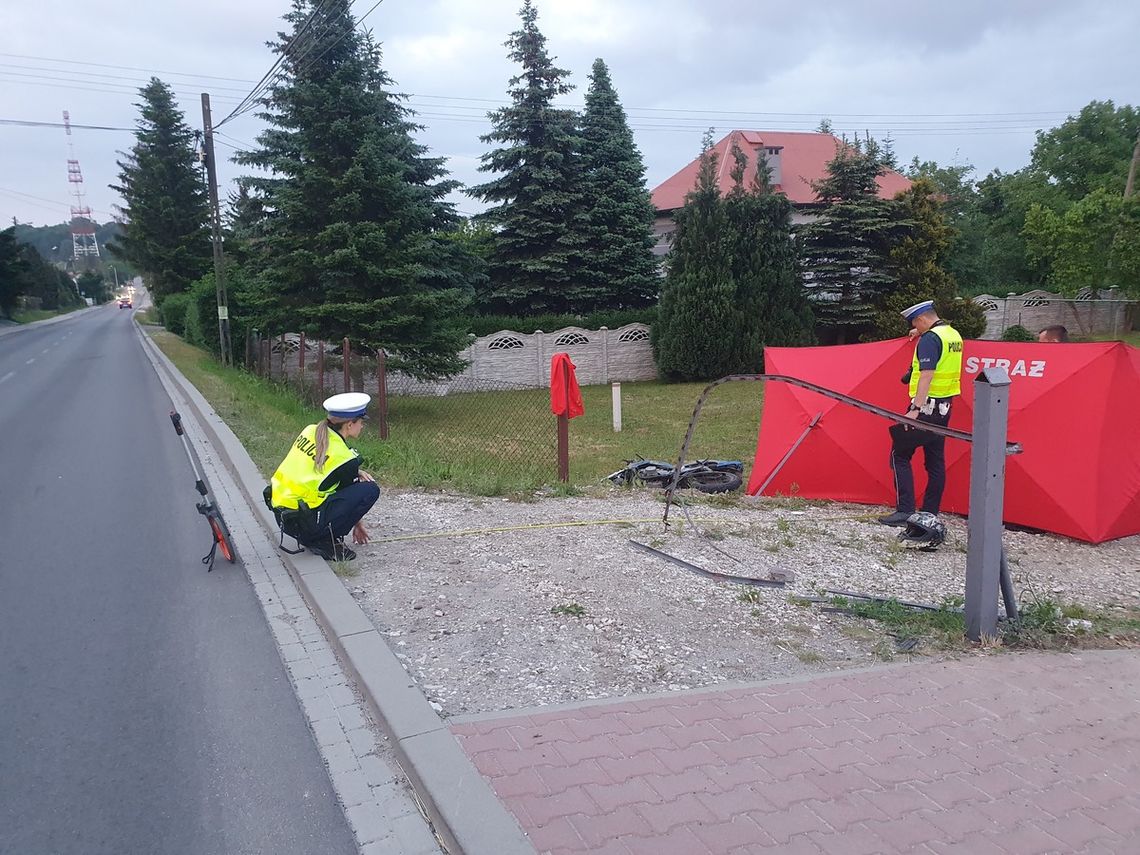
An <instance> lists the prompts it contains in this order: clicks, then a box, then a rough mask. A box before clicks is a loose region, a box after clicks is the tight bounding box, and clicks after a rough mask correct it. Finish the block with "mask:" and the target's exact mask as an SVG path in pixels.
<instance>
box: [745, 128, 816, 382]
mask: <svg viewBox="0 0 1140 855" xmlns="http://www.w3.org/2000/svg"><path fill="white" fill-rule="evenodd" d="M730 153H731V156H732V158H733V161H734V167H733V169H732V171H731V173H730V174H731V176H732V179H733V188H732V190H731V191H730V192H729V194H728V196H727V197H726V198H725V200H724V205H725V210H726V214H727V219H728V225H729V229H728V232H727V235H728V236H729V240H731V241H732V248H731V253H730V255H731V259H732V278H733V280H734V281H735V283H736V298H735V304H736V307H737V310H738V311H737V313H736V318H735V322H736V326H735V328H734V329H733V330H732V331H731V333H729V335H730V337H731V338H732V340H733V356H732V364H731V365H730V366H726V367H727V370H726V371H725V373H733V372H752V371H759V370H760V369H761V367H762V362H763V351H764V348H765V347H769V346H772V347H791V346H798V345H804V344H810V343H812V342H813V341H814V339H815V336H814V333H813V327H814V321H813V318H812V314H811V309H810V308H809V307H808V304H807V300H806V298H805V297H804V293H803V287H802V285H801V280H800V275H799V266H798V264H797V259H796V246H795V243H794V241H793V239H792V203H791V202H789V201H788V198H787V197H786V196H785V195H783V194H782V193H772V192H771V190H770V183H769V182H770V180H771V179H770V172H769V167H768V165H767V162H766V159H765V158H764V157H763V155H762V153H761V155H760V156H759V157H758V159H757V164H756V169H755V171H754V172H753V175H752V177H751V179H749V180H746V177H745V170H746V169H747V160H746V158H745V156H744V152H742V151H741V150H740V147H739V146H738V145H737V144H736V143H735V142H734V143H733V145H732V148H731V150H730Z"/></svg>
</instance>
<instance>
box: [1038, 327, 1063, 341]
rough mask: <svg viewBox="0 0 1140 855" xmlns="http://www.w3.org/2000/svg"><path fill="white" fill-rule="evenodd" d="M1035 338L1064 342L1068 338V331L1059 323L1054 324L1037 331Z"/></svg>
mask: <svg viewBox="0 0 1140 855" xmlns="http://www.w3.org/2000/svg"><path fill="white" fill-rule="evenodd" d="M1037 340H1038V341H1040V342H1042V343H1044V342H1050V341H1053V342H1064V341H1068V340H1069V331H1068V330H1067V329H1065V328H1064V327H1063V326H1061V324H1054V325H1053V326H1051V327H1045V329H1043V330H1041V332H1039V333H1037Z"/></svg>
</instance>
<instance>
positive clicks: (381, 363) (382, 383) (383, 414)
mask: <svg viewBox="0 0 1140 855" xmlns="http://www.w3.org/2000/svg"><path fill="white" fill-rule="evenodd" d="M376 421H377V422H378V426H379V428H380V438H381V439H387V438H388V354H386V353H385V352H384V348H380V350H378V351H376Z"/></svg>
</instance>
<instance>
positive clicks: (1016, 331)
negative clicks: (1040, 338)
mask: <svg viewBox="0 0 1140 855" xmlns="http://www.w3.org/2000/svg"><path fill="white" fill-rule="evenodd" d="M1001 340H1002V341H1037V336H1035V335H1034V334H1033V333H1031V332H1030V331H1029V330H1027V329H1026V328H1025V327H1023V326H1022V325H1021V324H1014V325H1013V326H1012V327H1008V328H1007V329H1006V331H1005V332H1003V333H1002V334H1001Z"/></svg>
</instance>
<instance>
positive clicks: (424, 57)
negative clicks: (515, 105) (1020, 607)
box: [0, 0, 1140, 224]
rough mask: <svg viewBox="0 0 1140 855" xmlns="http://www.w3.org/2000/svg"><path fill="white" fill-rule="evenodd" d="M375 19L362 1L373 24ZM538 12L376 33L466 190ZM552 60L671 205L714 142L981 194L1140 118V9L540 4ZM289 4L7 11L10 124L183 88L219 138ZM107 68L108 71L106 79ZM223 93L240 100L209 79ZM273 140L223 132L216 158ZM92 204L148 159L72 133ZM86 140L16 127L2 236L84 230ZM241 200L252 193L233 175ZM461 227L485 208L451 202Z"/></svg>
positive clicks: (120, 136)
mask: <svg viewBox="0 0 1140 855" xmlns="http://www.w3.org/2000/svg"><path fill="white" fill-rule="evenodd" d="M374 2H375V0H357V2H356V4H355V6H354V11H355V12H356V14H357V16H358V17H360V16H361V15H364V14H365V13H366V12H367V11H368V10H369V9H370V8H371V7H372V5H373V3H374ZM520 5H521V0H383V2H381V3H380V5H379V6H378V7H377V8H376V9H375V11H373V12H372V13H371V14H370V15H369V16H368V18H367V20H366V21H365V22H364V24H363V26H365V27H369V28H371V29H372V30H373V32H374V34H375V36H376V38H377V39H378V40H379V41H380V42H382V44H383V47H384V65H385V67H386V69H387V70H388V72H389V73H390V74H391V76H392V77H393V79H394V80H395V82H396V85H397V88H398V89H399V90H400V91H402V92H406V93H410V94H411V101H410V103H411V105H412V106H413V107H414V108H415V109H416V110H417V111H418V112H419V113H420V121H421V122H422V123H423V124H424V125H426V129H425V130H424V131H423V133H422V134H421V138H422V141H423V142H424V143H426V144H427V145H428V146H429V147H430V148H431V150H432V152H433V153H434V154H438V155H442V156H445V157H447V158H448V162H449V167H450V169H451V171H452V174H453V175H454V177H455V178H457V179H459V180H460V181H463V182H465V183H471V184H474V183H477V182H478V181H480V180H483V179H482V177H481V175H480V173H478V172H477V169H476V167H477V165H478V159H479V155H480V154H481V153H483V152H484V151H485V150H486V147H485V146H484V144H483V143H481V142H480V141H479V134H480V133H483V132H485V131H486V130H487V129H488V128H489V125H488V123H487V122H486V119H485V113H486V111H487V110H488V109H490V108H493V107H495V106H496V105H497V103H498V102H501V101H502V100H503V99H505V97H506V95H505V93H506V86H507V80H508V78H509V77H510V76H511V75H512V74H514V73H515V72H516V70H517V69H516V67H515V66H513V65H512V64H511V63H510V62H509V61H508V60H507V59H506V55H505V54H506V50H505V48H504V47H503V42H504V41H505V40H506V38H507V36H508V35H509V33H510V32H511V31H512V30H514V29H516V28H517V26H518V17H517V13H518V8H519V6H520ZM536 5H537V7H538V10H539V26H540V28H541V29H542V31H543V33H545V35H546V37H547V46H548V49H549V51H550V53H551V54H552V55H553V56H555V57H556V59H557V62H558V64H559V65H560V66H561V67H563V68H566V69H568V70H570V71H571V72H572V80H573V82H574V83H575V84H576V85H577V87H578V89H577V90H576V91H575V92H574V93H572V95H571V96H570V97H569V98H568V99H567V103H575V104H580V103H581V100H582V98H583V97H584V91H585V87H586V84H587V74H588V73H589V70H590V66H591V64H592V62H593V60H594V58H595V57H602V58H603V59H604V60H605V61H606V62H607V64H608V65H609V66H610V71H611V74H612V77H613V80H614V84H615V86H616V87H617V90H618V94H619V96H620V97H621V100H622V103H623V104H624V106H625V108H626V111H627V113H628V114H629V117H630V123H631V125H632V126H633V128H634V135H635V137H636V139H637V142H638V145H639V147H640V149H641V152H642V154H643V156H644V158H645V162H646V166H647V168H648V175H647V179H648V183H649V186H650V187H651V188H652V187H653V186H655V185H656V184H658V183H659V182H661V181H663V180H664V179H666V178H668V177H669V176H670V175H672V174H673V173H674V172H675V171H677V170H678V169H680V168H681V167H682V166H684V165H685V163H687V162H688V161H689V160H691V159H692V158H693V157H695V156H696V154H697V151H698V148H699V143H700V139H701V134H702V131H703V129H704V128H706V127H709V126H712V127H714V128H715V129H716V131H717V135H718V137H719V136H721V135H723V134H724V133H726V132H727V131H729V130H731V129H733V128H742V129H753V130H813V129H814V128H815V127H816V126H817V125H818V123H819V120H820V118H821V117H824V116H827V117H830V118H831V119H832V121H833V123H834V126H835V128H836V130H837V131H847V132H852V131H859V132H862V131H863V130H864V129H869V130H870V131H871V132H872V133H873V134H875V135H878V136H883V135H886V133H887V132H888V131H889V132H890V133H891V135H892V136H893V137H894V139H895V145H896V150H897V152H898V155H899V157H900V160H902V161H904V162H906V161H909V159H910V158H911V157H912V156H914V155H917V156H918V157H920V158H922V159H924V160H926V159H932V160H937V161H939V162H941V163H970V164H973V165H974V166H975V167H976V168H977V170H978V173H979V175H984V174H985V173H987V172H989V171H990V170H991V169H994V168H1000V169H1003V170H1014V169H1018V168H1020V167H1022V166H1024V165H1025V164H1026V162H1027V161H1028V156H1029V150H1030V148H1031V147H1032V145H1033V142H1034V130H1035V129H1038V128H1048V127H1052V126H1055V125H1056V124H1059V123H1060V122H1062V121H1064V119H1065V117H1066V115H1069V114H1072V113H1075V112H1076V111H1078V110H1079V109H1080V108H1081V107H1082V106H1084V105H1085V104H1087V103H1088V102H1089V101H1091V100H1093V99H1102V100H1103V99H1112V100H1114V101H1116V102H1117V103H1118V104H1121V103H1131V104H1136V103H1138V102H1140V94H1138V91H1137V83H1138V81H1140V73H1138V65H1137V59H1136V44H1137V37H1138V36H1140V3H1137V2H1134V0H1119V2H1108V0H1067V2H1053V0H1016V2H1003V0H958V2H955V3H942V2H929V3H926V2H916V0H857V2H851V0H814V2H781V3H762V2H751V3H749V2H743V3H742V2H739V0H733V1H732V2H730V1H729V0H536ZM287 8H288V2H287V0H194V2H188V0H165V2H140V0H101V2H99V3H94V4H83V3H76V2H66V3H65V2H62V0H35V2H20V3H16V2H15V0H4V2H3V3H0V120H12V119H16V120H33V121H48V122H58V121H60V120H61V113H62V111H63V110H69V111H70V113H71V121H72V122H73V123H75V124H88V125H108V126H116V127H128V126H133V125H134V121H135V117H136V113H137V111H136V108H135V107H134V102H136V101H137V100H138V99H137V92H136V90H137V87H138V86H139V85H140V84H142V83H144V82H145V81H146V79H147V78H148V77H149V76H150V74H151V73H155V74H157V75H158V76H160V77H161V78H162V79H164V80H166V81H167V82H169V83H171V84H172V85H173V86H174V88H175V90H176V91H177V93H178V94H179V96H180V97H181V104H182V107H183V109H184V110H185V112H186V117H187V120H188V122H189V123H190V125H191V126H192V127H195V128H198V127H201V108H200V99H199V93H201V92H202V91H207V90H208V91H210V92H211V93H212V98H213V102H214V113H215V121H217V119H218V117H219V116H225V115H226V114H227V113H228V112H229V110H230V109H231V108H232V107H233V106H234V105H235V104H236V102H237V101H238V100H239V99H240V98H241V96H242V95H244V94H245V92H247V91H248V90H249V88H250V87H251V86H252V84H253V82H254V81H256V80H257V79H258V78H260V77H261V76H262V74H264V73H265V72H266V71H267V70H268V68H269V66H270V65H271V63H272V61H273V56H272V55H271V54H270V52H269V50H268V49H267V48H266V47H265V41H266V40H267V39H269V38H272V37H273V35H274V34H275V33H276V32H277V30H278V28H279V27H280V26H281V22H280V17H281V15H282V14H283V13H284V12H285V11H286V10H287ZM104 66H106V67H104ZM207 76H211V77H212V78H226V79H211V77H207ZM257 131H258V122H257V121H256V119H254V118H252V117H242V118H239V119H237V120H235V121H233V122H231V123H230V124H228V125H226V126H225V127H224V128H223V129H222V132H223V133H224V134H225V135H226V136H225V137H224V138H223V139H222V140H221V142H222V143H223V145H222V146H221V147H219V149H218V153H219V158H221V157H222V156H223V155H225V154H227V153H232V149H229V148H226V146H227V145H239V146H240V144H241V143H243V142H250V141H252V140H253V138H254V137H255V135H256V134H257ZM72 141H73V143H74V146H75V154H76V156H77V157H78V158H79V160H80V163H81V164H82V168H83V175H84V178H85V184H84V187H85V190H86V192H87V202H88V204H89V205H90V207H91V208H92V209H93V210H94V211H95V216H96V218H97V219H98V220H99V221H101V222H102V221H106V220H108V219H110V218H111V216H112V212H113V207H112V206H113V205H114V204H115V203H116V201H117V198H116V194H114V193H113V192H112V191H111V190H109V189H108V187H107V185H108V184H109V183H111V182H113V181H114V179H115V176H116V173H117V169H116V166H115V159H116V151H117V150H123V149H126V148H128V147H129V146H130V145H131V144H132V142H133V137H132V136H131V134H129V133H122V132H113V131H94V130H75V131H74V132H73V136H72ZM67 159H68V147H67V138H66V136H65V134H64V132H63V130H62V129H59V128H28V127H17V126H12V125H6V124H0V218H2V219H0V223H3V224H10V223H11V220H12V217H13V216H14V217H16V218H17V219H19V220H20V221H21V222H30V223H34V224H44V223H56V222H63V221H65V220H67V219H68V216H69V213H68V204H69V195H68V194H69V190H70V187H69V184H68V181H67ZM221 174H222V178H223V180H225V181H226V182H229V181H230V180H232V179H233V177H235V176H236V175H237V174H239V173H238V169H237V167H235V166H233V165H232V164H228V163H227V164H225V166H224V167H223V168H222V170H221ZM454 198H455V201H456V204H457V207H458V208H459V210H461V211H465V212H471V211H476V210H479V209H480V205H479V204H478V203H477V202H475V201H473V200H471V199H470V198H469V197H465V196H456V197H454Z"/></svg>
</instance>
